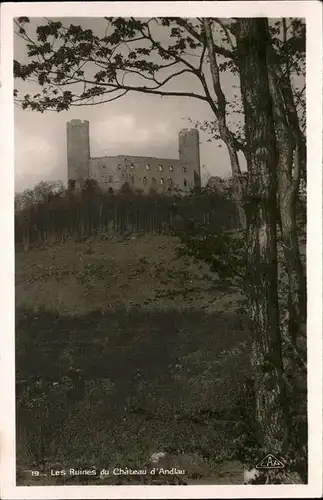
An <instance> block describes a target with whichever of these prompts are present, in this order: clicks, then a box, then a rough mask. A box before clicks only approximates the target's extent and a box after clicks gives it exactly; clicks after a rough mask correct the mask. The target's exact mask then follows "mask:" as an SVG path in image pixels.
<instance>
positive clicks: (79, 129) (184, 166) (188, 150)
mask: <svg viewBox="0 0 323 500" xmlns="http://www.w3.org/2000/svg"><path fill="white" fill-rule="evenodd" d="M89 128H90V127H89V122H88V121H85V120H71V121H70V122H67V124H66V129H67V170H68V183H69V186H72V187H75V189H82V188H83V186H84V182H85V181H86V180H87V179H93V180H95V181H97V183H98V185H99V187H100V188H101V189H102V190H104V191H108V192H110V193H113V192H115V191H119V189H120V188H121V187H122V186H124V185H125V184H128V185H129V187H130V188H131V189H132V190H134V191H135V190H141V191H142V192H144V193H148V192H149V191H150V190H151V189H153V190H155V191H156V192H157V193H166V192H172V191H174V190H179V191H182V192H183V194H185V193H188V192H189V191H190V190H191V189H193V188H198V187H200V186H201V173H200V147H199V132H198V130H197V129H191V130H188V129H184V130H181V131H180V132H179V137H178V141H179V158H178V159H177V158H176V159H175V158H169V159H168V158H153V157H150V156H126V155H119V156H101V157H91V154H90V131H89Z"/></svg>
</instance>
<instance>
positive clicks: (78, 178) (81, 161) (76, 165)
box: [66, 120, 90, 189]
mask: <svg viewBox="0 0 323 500" xmlns="http://www.w3.org/2000/svg"><path fill="white" fill-rule="evenodd" d="M66 134H67V177H68V182H70V181H75V183H74V185H75V187H76V188H77V189H82V188H83V185H84V181H85V179H87V177H88V173H89V161H90V132H89V122H88V121H86V120H71V121H70V122H67V124H66Z"/></svg>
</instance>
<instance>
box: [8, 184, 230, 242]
mask: <svg viewBox="0 0 323 500" xmlns="http://www.w3.org/2000/svg"><path fill="white" fill-rule="evenodd" d="M50 187H51V186H50V183H44V182H42V183H39V184H38V185H37V186H35V188H34V190H28V198H27V201H25V204H24V205H23V206H22V207H21V208H20V209H16V212H15V241H16V244H17V245H21V244H22V245H23V247H24V248H25V249H27V248H30V247H31V246H32V245H34V244H46V243H47V244H50V243H54V242H64V241H66V240H67V239H68V238H74V239H75V240H79V241H80V240H85V239H87V238H90V237H93V236H96V235H100V236H101V237H104V238H112V237H116V236H120V235H129V234H131V233H150V234H151V233H154V234H169V235H174V234H175V233H176V232H178V231H180V230H183V229H184V228H185V227H188V225H189V224H192V221H193V220H194V221H198V222H199V223H200V224H202V225H211V226H214V227H218V228H219V229H220V228H226V229H233V228H234V227H236V226H237V213H236V207H235V204H234V202H233V201H232V200H231V199H230V198H228V197H225V196H224V195H223V194H222V195H221V194H218V193H216V192H215V191H212V190H210V189H206V188H205V189H203V190H201V191H199V192H192V193H191V194H190V195H189V196H186V197H181V196H179V195H176V194H175V195H172V196H170V195H168V196H166V195H158V194H157V193H156V192H150V193H149V194H148V195H145V194H143V193H140V192H133V191H131V189H130V188H129V187H128V186H127V185H125V186H123V187H122V189H121V190H120V192H119V193H116V194H113V193H106V192H103V191H101V190H100V188H99V187H98V185H96V183H95V182H94V181H92V180H89V181H88V182H87V183H86V185H85V187H84V189H83V190H82V191H79V192H77V191H75V190H70V189H66V190H60V191H59V192H57V191H55V190H54V189H52V191H51V189H50ZM52 187H56V184H54V186H53V185H52ZM33 193H34V195H35V196H34V197H33V196H32V194H33ZM18 198H19V199H20V200H21V198H24V196H23V193H22V195H19V196H18Z"/></svg>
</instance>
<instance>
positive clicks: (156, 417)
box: [16, 235, 261, 484]
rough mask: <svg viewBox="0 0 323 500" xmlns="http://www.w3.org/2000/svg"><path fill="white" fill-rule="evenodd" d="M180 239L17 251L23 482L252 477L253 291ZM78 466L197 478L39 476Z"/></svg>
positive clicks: (88, 243)
mask: <svg viewBox="0 0 323 500" xmlns="http://www.w3.org/2000/svg"><path fill="white" fill-rule="evenodd" d="M178 245H179V241H178V240H177V239H176V238H171V237H166V236H165V237H163V236H138V235H137V236H136V235H132V236H129V237H128V238H122V239H121V238H120V239H119V240H118V239H115V240H113V241H112V240H106V241H105V240H92V241H90V240H89V241H86V242H82V243H75V242H73V241H70V242H66V243H65V244H62V245H57V246H51V247H47V248H46V247H44V248H38V249H36V248H34V249H33V250H30V251H29V252H18V251H17V253H16V353H17V354H16V367H17V395H18V402H17V419H18V420H17V424H18V425H17V471H18V484H35V482H37V484H38V483H39V482H41V483H42V484H65V483H66V481H67V483H69V481H71V482H73V481H75V482H76V483H77V484H79V483H80V482H81V481H82V480H83V481H85V480H86V481H87V482H91V481H92V482H93V483H95V484H124V483H129V482H132V484H141V483H147V482H153V484H174V483H175V484H191V483H196V482H199V483H213V484H239V483H240V484H241V483H242V473H243V466H242V461H243V456H242V455H241V448H242V446H243V445H242V441H241V440H242V439H243V436H244V435H245V434H244V433H245V431H246V425H247V424H246V421H247V420H246V417H245V416H246V413H248V404H249V400H248V398H247V395H248V394H247V393H246V392H245V385H244V384H245V382H246V380H247V379H248V377H249V376H250V367H249V362H248V345H249V341H250V339H249V329H248V324H247V321H246V318H245V317H244V316H243V314H242V313H241V311H240V306H241V301H242V300H243V297H241V296H240V295H239V293H238V292H237V291H236V290H234V289H230V288H229V287H228V286H224V284H223V283H221V281H220V280H219V279H218V277H217V276H216V275H213V274H212V273H210V272H209V271H208V269H207V267H204V266H203V265H197V264H195V263H193V262H192V261H190V259H188V258H184V257H180V258H179V257H177V253H176V249H177V248H178ZM155 452H164V453H165V454H166V456H165V457H164V458H162V459H161V460H160V461H159V462H158V464H157V465H156V464H155V465H154V464H153V463H152V462H151V461H150V456H151V455H152V453H155ZM260 458H261V457H260ZM70 467H74V468H77V467H78V468H87V469H88V468H91V467H94V468H96V469H97V470H98V469H102V468H106V469H107V468H109V469H110V470H112V469H113V468H114V467H120V468H125V467H128V468H132V469H150V468H151V467H159V468H160V467H164V468H167V469H171V468H176V469H180V470H184V471H185V473H183V474H177V473H175V474H174V473H172V474H166V475H162V474H159V475H158V474H157V475H156V476H155V477H151V476H149V475H141V476H129V475H122V476H111V475H110V476H108V477H106V478H105V479H98V478H97V477H93V478H89V477H87V478H85V479H84V478H82V477H74V478H73V477H69V476H66V477H57V478H56V477H55V478H54V477H49V476H46V477H44V476H42V477H41V478H39V477H38V478H34V479H32V478H31V477H30V474H29V473H28V471H29V470H30V469H32V468H34V469H35V468H38V469H39V470H41V471H42V472H44V473H48V471H49V470H50V469H54V470H61V469H68V468H70ZM26 471H27V472H26ZM28 474H29V475H28Z"/></svg>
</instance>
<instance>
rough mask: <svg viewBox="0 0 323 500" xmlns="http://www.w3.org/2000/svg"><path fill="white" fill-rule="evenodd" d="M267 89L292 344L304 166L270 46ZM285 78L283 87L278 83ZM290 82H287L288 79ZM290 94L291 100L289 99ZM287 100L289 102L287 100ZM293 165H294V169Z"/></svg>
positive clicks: (300, 309) (299, 307) (300, 289)
mask: <svg viewBox="0 0 323 500" xmlns="http://www.w3.org/2000/svg"><path fill="white" fill-rule="evenodd" d="M267 54H268V60H269V61H270V65H269V88H270V93H271V97H272V102H273V111H274V118H275V126H276V144H277V153H278V154H277V175H278V200H279V210H280V221H281V233H282V242H283V252H284V261H285V267H286V271H287V275H288V285H289V297H288V309H289V311H288V312H289V328H288V330H289V337H290V339H291V341H292V343H293V344H294V345H295V344H296V342H297V337H298V333H299V330H300V328H301V326H302V325H303V324H304V323H305V322H306V279H305V270H304V267H303V264H302V261H301V257H300V251H299V241H298V234H297V223H296V205H297V199H298V190H299V182H300V175H301V170H302V169H304V162H305V144H304V142H303V139H302V136H301V132H300V129H299V126H298V121H297V120H298V119H297V113H296V109H295V107H294V108H293V99H292V92H291V89H290V92H288V88H287V87H288V82H286V77H284V76H283V75H282V72H281V71H280V68H279V66H278V64H275V58H274V53H273V50H272V48H271V47H270V46H269V47H268V49H267ZM278 77H279V81H280V82H282V81H283V80H284V79H285V83H284V85H283V87H284V89H283V91H282V89H281V88H280V85H279V84H278ZM289 84H290V82H289ZM289 94H290V95H291V99H292V101H290V99H289V98H288V95H289ZM284 96H286V99H285V97H284ZM286 101H288V102H286ZM293 167H294V168H293Z"/></svg>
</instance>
